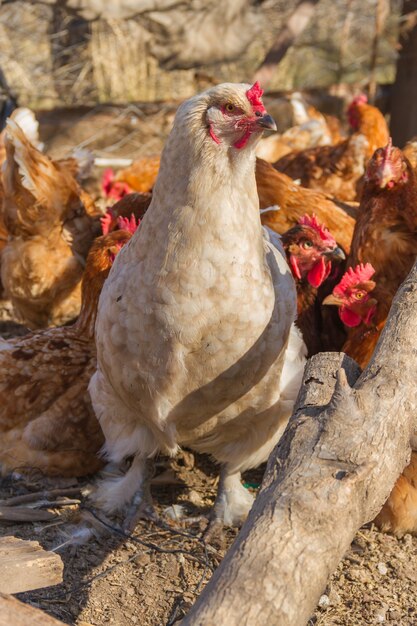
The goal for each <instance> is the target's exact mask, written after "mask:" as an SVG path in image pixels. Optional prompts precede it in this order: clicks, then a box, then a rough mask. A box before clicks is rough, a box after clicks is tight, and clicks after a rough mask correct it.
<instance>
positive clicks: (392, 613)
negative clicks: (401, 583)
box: [388, 609, 401, 624]
mask: <svg viewBox="0 0 417 626" xmlns="http://www.w3.org/2000/svg"><path fill="white" fill-rule="evenodd" d="M388 619H389V620H390V621H391V622H396V623H397V624H399V620H400V619H401V613H400V611H398V609H390V610H389V612H388Z"/></svg>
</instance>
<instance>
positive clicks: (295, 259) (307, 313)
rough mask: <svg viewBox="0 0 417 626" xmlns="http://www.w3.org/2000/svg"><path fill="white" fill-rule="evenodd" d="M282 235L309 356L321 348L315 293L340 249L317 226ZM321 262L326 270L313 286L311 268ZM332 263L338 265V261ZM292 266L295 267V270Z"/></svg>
mask: <svg viewBox="0 0 417 626" xmlns="http://www.w3.org/2000/svg"><path fill="white" fill-rule="evenodd" d="M281 238H282V243H283V246H284V250H285V253H286V255H287V260H288V263H289V265H290V267H291V269H292V271H293V276H294V279H295V282H296V288H297V321H296V324H297V326H298V328H299V329H300V330H301V333H302V335H303V339H304V343H305V344H306V346H307V351H308V356H309V357H310V356H312V355H313V354H317V353H318V352H320V351H321V350H322V349H323V346H322V319H321V312H320V302H319V301H318V299H317V294H318V290H319V287H320V286H321V285H322V284H323V282H325V281H326V279H327V277H328V274H329V273H330V272H331V269H332V268H331V264H332V261H331V260H332V259H335V258H337V257H338V256H340V248H338V247H337V244H336V241H335V240H334V239H333V238H332V237H331V236H330V234H329V233H328V231H327V232H326V231H323V233H322V234H321V232H320V228H312V227H311V226H306V225H305V224H298V225H296V226H294V227H293V228H291V229H289V230H288V231H287V232H285V233H284V234H283V235H282V237H281ZM332 241H333V243H332ZM306 243H308V245H309V247H308V248H307V249H306V248H305V246H306ZM332 249H333V250H334V251H335V252H334V254H332V253H331V252H330V251H331V250H332ZM339 260H340V258H339ZM320 263H323V264H324V265H325V266H326V271H325V273H324V274H323V276H322V279H321V282H320V284H316V286H314V284H312V281H311V271H312V270H314V267H317V266H318V265H319V264H320ZM335 265H336V266H337V264H335ZM294 268H296V270H297V271H296V272H295V271H294ZM334 271H337V270H334ZM297 274H298V275H297ZM314 282H316V281H314Z"/></svg>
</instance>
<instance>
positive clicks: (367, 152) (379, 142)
mask: <svg viewBox="0 0 417 626" xmlns="http://www.w3.org/2000/svg"><path fill="white" fill-rule="evenodd" d="M348 117H349V121H350V124H351V126H352V128H353V129H354V130H355V133H354V134H353V135H351V136H350V137H349V138H348V139H345V140H344V141H342V142H340V143H338V144H337V145H335V146H319V147H316V148H310V149H309V150H303V151H301V152H291V153H290V154H288V155H286V156H284V157H283V158H281V159H279V160H278V161H277V162H276V163H275V164H274V167H276V169H277V170H279V171H280V172H284V173H285V174H287V175H288V176H291V178H293V179H298V180H300V182H301V184H302V185H303V186H304V187H309V188H310V189H317V190H319V191H323V192H325V193H328V194H330V195H332V196H334V197H335V198H338V199H339V200H343V201H351V200H355V199H357V198H358V197H359V191H360V185H359V181H360V179H361V177H362V176H363V174H364V172H365V166H366V162H367V161H368V159H369V158H370V157H371V156H372V154H373V153H374V151H375V149H376V148H378V147H381V146H384V145H385V144H386V143H387V141H388V137H389V133H388V127H387V124H386V122H385V119H384V117H383V115H382V113H380V111H379V110H378V109H377V108H376V107H373V106H371V105H369V104H366V102H364V101H363V100H362V99H361V98H359V99H358V98H356V99H355V100H354V101H353V102H352V103H351V105H350V106H349V109H348Z"/></svg>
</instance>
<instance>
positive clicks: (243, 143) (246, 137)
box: [233, 129, 251, 150]
mask: <svg viewBox="0 0 417 626" xmlns="http://www.w3.org/2000/svg"><path fill="white" fill-rule="evenodd" d="M250 136H251V131H250V130H249V129H248V130H247V131H246V133H245V134H244V135H243V137H241V138H240V139H238V140H237V141H236V142H235V143H234V144H233V146H234V147H235V148H237V149H238V150H240V149H241V148H244V147H245V146H246V144H247V143H248V140H249V137H250Z"/></svg>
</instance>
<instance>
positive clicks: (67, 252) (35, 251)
mask: <svg viewBox="0 0 417 626" xmlns="http://www.w3.org/2000/svg"><path fill="white" fill-rule="evenodd" d="M5 146H6V152H7V161H6V162H5V163H4V164H3V168H2V179H3V180H2V183H3V188H4V200H3V216H4V222H5V225H6V228H7V232H8V235H9V236H8V241H7V244H6V246H5V248H4V250H3V252H2V266H1V278H2V283H3V286H4V289H5V292H6V295H7V297H8V298H9V299H10V300H11V301H12V304H13V307H14V310H15V312H16V314H17V315H18V316H19V317H20V318H21V319H22V320H23V321H24V322H25V324H26V325H27V326H30V327H31V328H44V327H47V326H54V325H60V324H64V323H67V322H69V321H71V320H73V319H75V317H76V316H77V315H78V313H79V311H80V304H81V302H80V296H81V291H80V281H81V277H82V273H83V266H84V262H85V261H84V260H85V258H86V256H87V253H88V250H89V248H90V246H91V243H92V241H93V239H94V237H95V236H96V235H97V234H98V233H99V219H98V217H99V213H98V211H96V210H95V207H94V202H93V200H92V199H91V198H90V197H89V196H88V194H87V193H86V192H84V191H83V190H82V189H81V188H80V186H79V185H78V183H77V181H76V179H75V178H74V176H73V173H72V170H73V169H74V168H73V165H72V166H71V168H72V170H71V168H70V169H67V168H66V167H65V165H63V164H62V163H61V164H60V163H59V162H55V161H52V160H51V159H49V158H48V157H47V156H45V155H44V154H42V153H41V152H40V151H39V150H38V149H37V148H36V147H35V146H34V145H33V144H32V143H31V142H30V141H29V140H28V138H27V137H26V136H25V134H24V133H23V131H22V130H21V128H20V127H19V126H18V125H17V124H16V123H15V122H13V120H9V121H8V125H7V132H6V137H5Z"/></svg>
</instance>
